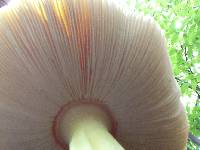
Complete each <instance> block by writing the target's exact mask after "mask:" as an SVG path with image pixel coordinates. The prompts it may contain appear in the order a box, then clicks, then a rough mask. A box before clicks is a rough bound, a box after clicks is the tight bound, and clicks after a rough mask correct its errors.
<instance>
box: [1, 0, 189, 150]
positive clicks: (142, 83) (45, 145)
mask: <svg viewBox="0 0 200 150" xmlns="http://www.w3.org/2000/svg"><path fill="white" fill-rule="evenodd" d="M0 45H1V46H0V120H1V123H0V131H1V134H0V149H2V150H16V149H17V150H33V149H37V150H50V149H51V150H62V148H61V147H60V146H59V145H58V144H57V143H56V142H55V140H54V138H53V135H52V124H53V120H54V118H55V116H56V114H57V113H58V111H59V110H60V108H61V107H62V106H64V105H66V104H67V103H70V102H73V101H76V100H80V101H83V102H84V101H90V102H91V103H96V102H98V103H99V102H100V103H102V104H103V105H105V106H106V107H107V108H108V109H109V110H110V111H111V113H112V115H113V116H114V118H115V120H116V122H117V131H116V135H115V137H116V139H117V140H118V141H119V142H120V143H121V144H122V145H123V147H124V148H125V149H126V150H141V149H149V150H160V149H162V150H183V149H184V147H185V145H186V142H187V135H188V123H187V118H186V114H185V112H184V108H183V106H182V104H181V102H180V100H179V97H180V91H179V89H178V87H177V84H176V82H175V80H174V78H173V74H172V69H171V64H170V62H169V57H168V54H167V50H166V45H165V38H164V34H163V32H162V30H161V29H160V27H159V25H158V24H157V23H156V22H155V21H154V20H153V19H152V18H150V17H145V16H144V15H142V14H136V13H133V14H127V13H124V12H123V10H122V9H121V8H120V7H118V6H117V5H115V4H114V2H110V1H106V0H34V1H31V0H30V1H27V0H21V1H20V2H18V3H15V4H13V5H11V4H10V5H9V6H7V8H6V9H3V10H1V9H0ZM94 132H95V131H94Z"/></svg>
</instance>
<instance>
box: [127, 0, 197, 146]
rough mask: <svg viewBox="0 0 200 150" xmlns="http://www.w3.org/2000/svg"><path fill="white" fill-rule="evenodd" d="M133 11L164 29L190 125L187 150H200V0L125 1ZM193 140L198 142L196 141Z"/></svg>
mask: <svg viewBox="0 0 200 150" xmlns="http://www.w3.org/2000/svg"><path fill="white" fill-rule="evenodd" d="M126 2H127V4H128V7H130V9H135V11H136V12H138V11H139V12H141V11H142V12H144V13H145V14H147V15H151V16H153V17H154V18H155V20H157V22H158V23H159V24H160V26H161V28H162V29H164V31H165V35H166V38H167V46H168V50H169V55H170V59H171V62H172V65H173V72H174V76H175V79H176V80H177V82H178V84H179V86H180V88H181V91H182V97H181V100H182V102H183V103H184V105H185V108H186V111H187V114H188V120H189V124H190V135H191V136H192V137H191V136H189V138H188V145H187V149H189V150H195V149H198V144H199V143H198V142H199V141H198V138H197V137H200V1H199V0H139V1H134V0H126ZM194 138H195V139H196V140H197V141H195V140H194Z"/></svg>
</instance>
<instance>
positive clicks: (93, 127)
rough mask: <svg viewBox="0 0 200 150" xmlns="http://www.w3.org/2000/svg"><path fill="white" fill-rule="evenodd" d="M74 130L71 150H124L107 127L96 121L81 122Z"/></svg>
mask: <svg viewBox="0 0 200 150" xmlns="http://www.w3.org/2000/svg"><path fill="white" fill-rule="evenodd" d="M73 130H74V131H72V133H73V134H72V137H71V139H70V150H124V148H123V147H122V146H121V145H120V144H119V143H118V142H117V141H116V140H115V139H114V138H113V136H112V135H111V134H110V133H109V132H108V130H107V128H106V127H105V125H104V124H103V123H101V122H99V121H97V120H95V119H92V118H90V119H89V120H85V121H83V122H79V123H78V124H77V125H76V127H75V128H74V129H73Z"/></svg>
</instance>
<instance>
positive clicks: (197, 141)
mask: <svg viewBox="0 0 200 150" xmlns="http://www.w3.org/2000/svg"><path fill="white" fill-rule="evenodd" d="M188 138H189V139H190V140H191V141H192V142H193V143H195V144H197V145H198V146H200V139H199V138H198V137H196V136H194V135H192V133H191V132H189V137H188Z"/></svg>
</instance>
